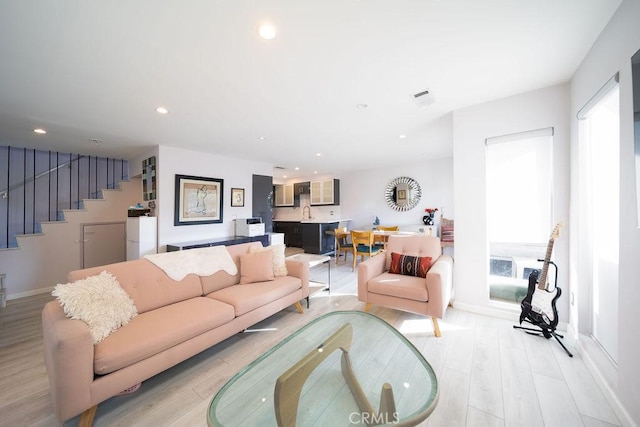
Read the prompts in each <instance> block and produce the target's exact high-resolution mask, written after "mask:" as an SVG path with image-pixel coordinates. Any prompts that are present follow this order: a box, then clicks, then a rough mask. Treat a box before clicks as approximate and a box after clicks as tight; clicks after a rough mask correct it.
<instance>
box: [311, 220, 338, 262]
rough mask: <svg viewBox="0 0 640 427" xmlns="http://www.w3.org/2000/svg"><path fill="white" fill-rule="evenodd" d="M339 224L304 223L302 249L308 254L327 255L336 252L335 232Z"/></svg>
mask: <svg viewBox="0 0 640 427" xmlns="http://www.w3.org/2000/svg"><path fill="white" fill-rule="evenodd" d="M337 226H338V223H336V222H333V223H306V222H303V223H302V249H304V251H305V253H308V254H319V255H326V254H330V253H333V252H334V250H335V235H334V234H333V233H331V232H330V231H332V230H335V228H336V227H337Z"/></svg>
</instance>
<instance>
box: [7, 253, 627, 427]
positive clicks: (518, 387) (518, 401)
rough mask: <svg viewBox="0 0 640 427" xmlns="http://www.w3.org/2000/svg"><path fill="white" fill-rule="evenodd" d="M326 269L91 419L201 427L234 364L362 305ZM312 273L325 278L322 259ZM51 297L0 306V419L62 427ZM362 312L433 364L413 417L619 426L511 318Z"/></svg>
mask: <svg viewBox="0 0 640 427" xmlns="http://www.w3.org/2000/svg"><path fill="white" fill-rule="evenodd" d="M331 273H332V277H331V294H328V293H327V292H323V291H321V289H322V288H323V286H316V287H314V293H313V295H312V297H311V307H310V309H308V310H307V309H305V313H304V314H302V315H301V314H298V312H297V311H296V309H295V308H294V307H289V308H287V309H285V310H283V311H281V312H280V313H278V314H276V315H274V316H272V317H270V318H268V319H266V320H264V321H262V322H260V323H259V324H257V325H255V327H253V328H251V330H250V331H247V332H244V333H242V334H238V335H236V336H234V337H232V338H229V339H227V340H226V341H224V342H222V343H220V344H218V345H216V346H214V347H212V348H210V349H208V350H206V351H204V352H203V353H200V354H199V355H197V356H195V357H193V358H191V359H189V360H187V361H185V362H183V363H181V364H180V365H178V366H176V367H174V368H172V369H169V370H167V371H165V372H163V373H161V374H159V375H157V376H155V377H153V378H151V379H149V380H147V381H145V382H144V383H143V384H142V387H141V389H140V390H139V391H138V392H136V393H134V394H131V395H128V396H122V397H115V398H112V399H110V400H108V401H106V402H104V403H102V404H100V406H99V407H98V412H97V415H96V419H95V422H94V425H95V426H97V427H100V426H116V425H117V426H133V425H135V426H206V424H207V423H206V413H207V409H208V406H209V402H210V401H211V399H212V398H213V396H214V394H215V393H216V392H217V391H218V390H219V389H220V388H221V387H222V385H223V384H224V383H225V382H226V381H227V380H229V379H230V378H231V377H232V376H233V375H234V374H235V373H236V372H238V371H239V370H240V369H242V368H243V367H244V366H246V365H247V364H249V363H250V362H251V361H253V360H254V359H256V358H257V357H258V356H259V355H261V354H262V353H263V352H265V351H266V350H268V349H269V348H271V347H272V346H274V345H275V344H277V343H278V342H279V341H280V340H282V339H283V338H284V337H286V336H287V335H289V334H290V333H292V332H294V331H295V330H297V329H298V328H300V327H301V326H303V325H305V324H306V323H308V322H309V321H310V320H311V319H313V318H315V317H317V316H319V315H321V314H324V313H327V312H329V311H334V310H361V309H362V308H363V307H364V304H363V303H360V302H358V300H357V297H356V292H357V286H356V273H354V272H351V266H350V264H348V263H347V264H345V263H344V262H343V263H341V264H340V265H339V266H338V267H336V266H335V265H334V261H333V260H332V261H331ZM311 276H312V279H315V280H317V281H319V282H324V281H326V277H327V272H326V264H323V265H320V266H317V267H314V268H313V269H312V271H311ZM51 299H52V297H51V296H50V295H48V294H47V295H40V296H35V297H29V298H24V299H21V300H13V301H9V302H8V304H7V307H6V308H4V309H0V373H1V375H0V426H59V425H62V423H60V422H59V421H58V420H56V418H55V416H54V415H53V412H52V408H51V405H50V403H49V396H48V383H47V374H46V370H45V367H44V361H43V355H42V333H41V326H40V312H41V310H42V307H43V305H44V304H45V303H46V302H47V301H49V300H51ZM371 312H372V313H373V314H376V315H378V316H380V317H381V318H383V319H385V320H386V321H388V322H389V323H391V324H392V325H394V326H395V327H396V328H398V329H399V330H400V331H401V332H402V333H404V334H405V335H406V336H407V337H408V338H409V339H410V340H411V341H412V342H413V343H414V345H415V346H416V347H417V348H418V349H419V350H420V351H422V353H423V354H424V355H425V357H426V359H427V360H428V361H429V363H430V364H431V365H432V366H433V368H434V370H435V371H436V374H437V377H438V381H439V387H440V400H439V402H438V406H437V407H436V410H435V411H434V413H433V414H432V415H431V416H430V417H429V419H428V420H427V421H426V422H424V423H423V424H421V425H428V426H430V427H433V426H563V427H564V426H609V425H620V422H619V421H618V419H617V418H616V416H615V413H614V411H613V410H612V408H611V407H610V406H609V404H608V403H607V400H606V398H605V397H604V395H603V394H602V392H601V391H600V389H599V388H598V386H597V384H596V382H595V381H594V379H593V378H592V376H591V374H590V373H589V371H588V370H587V368H586V367H585V364H584V362H583V360H582V359H581V357H580V355H579V354H577V353H576V352H575V351H574V353H576V354H575V357H574V358H572V359H570V358H569V357H568V356H567V355H566V354H565V353H564V352H563V351H562V349H561V348H560V347H559V346H558V345H557V343H555V342H554V341H550V340H545V339H544V338H539V337H535V336H531V335H528V334H526V333H524V332H522V331H517V330H514V329H513V322H509V321H506V320H501V319H495V318H491V317H486V316H481V315H476V314H472V313H468V312H463V311H460V310H456V309H449V310H448V311H447V313H446V316H445V318H444V319H443V320H442V321H441V322H440V328H441V331H442V338H435V337H434V336H433V330H432V324H431V321H430V319H428V318H424V317H421V316H417V315H413V314H410V313H404V312H400V311H397V310H390V309H386V308H383V307H377V306H374V307H373V309H372V311H371ZM572 350H574V349H572ZM319 398H322V397H321V396H319ZM77 422H78V419H77V418H75V419H72V420H69V421H67V422H66V423H64V425H67V426H72V425H76V424H77ZM346 424H348V422H345V425H346Z"/></svg>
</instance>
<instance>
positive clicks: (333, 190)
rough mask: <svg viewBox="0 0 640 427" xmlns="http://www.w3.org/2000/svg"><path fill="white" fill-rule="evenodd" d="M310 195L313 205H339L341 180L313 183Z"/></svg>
mask: <svg viewBox="0 0 640 427" xmlns="http://www.w3.org/2000/svg"><path fill="white" fill-rule="evenodd" d="M310 193H311V205H339V204H340V180H339V179H325V180H322V181H311V184H310Z"/></svg>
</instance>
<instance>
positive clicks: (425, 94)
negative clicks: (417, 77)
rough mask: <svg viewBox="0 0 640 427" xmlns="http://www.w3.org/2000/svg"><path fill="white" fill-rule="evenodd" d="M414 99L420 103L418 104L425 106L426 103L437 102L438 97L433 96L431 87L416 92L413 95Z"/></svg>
mask: <svg viewBox="0 0 640 427" xmlns="http://www.w3.org/2000/svg"><path fill="white" fill-rule="evenodd" d="M413 99H414V101H416V104H418V106H420V107H424V106H425V105H431V104H433V103H434V102H436V99H435V98H434V97H433V95H432V94H431V92H429V89H427V90H425V91H422V92H420V93H416V94H415V95H413Z"/></svg>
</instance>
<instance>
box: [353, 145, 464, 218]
mask: <svg viewBox="0 0 640 427" xmlns="http://www.w3.org/2000/svg"><path fill="white" fill-rule="evenodd" d="M400 176H407V177H409V178H413V179H414V180H416V181H417V182H418V184H420V188H421V190H422V198H421V199H420V203H418V205H417V206H416V207H415V208H413V209H411V210H409V211H407V212H398V211H395V210H393V209H391V208H390V207H389V206H388V205H387V202H386V200H385V197H384V192H385V189H386V188H387V185H388V184H389V182H390V181H391V180H393V179H394V178H397V177H400ZM425 208H438V209H440V211H439V212H438V214H437V217H438V218H439V217H440V213H442V212H444V215H445V217H447V218H453V216H454V212H453V159H452V158H450V157H449V158H444V159H436V160H424V161H421V162H418V163H416V162H415V161H411V162H409V161H408V162H407V164H406V165H393V166H389V167H385V168H382V169H375V170H367V171H359V172H352V173H347V174H343V175H341V176H340V211H341V215H342V217H344V218H351V220H352V221H351V224H350V227H351V228H353V229H370V228H371V227H373V221H374V220H375V217H376V216H378V218H379V219H380V224H382V225H385V224H389V225H400V226H401V227H400V228H401V229H404V228H407V229H408V228H412V227H415V226H424V224H423V223H422V217H423V216H424V214H425V212H424V210H425Z"/></svg>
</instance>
